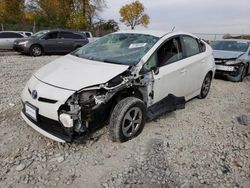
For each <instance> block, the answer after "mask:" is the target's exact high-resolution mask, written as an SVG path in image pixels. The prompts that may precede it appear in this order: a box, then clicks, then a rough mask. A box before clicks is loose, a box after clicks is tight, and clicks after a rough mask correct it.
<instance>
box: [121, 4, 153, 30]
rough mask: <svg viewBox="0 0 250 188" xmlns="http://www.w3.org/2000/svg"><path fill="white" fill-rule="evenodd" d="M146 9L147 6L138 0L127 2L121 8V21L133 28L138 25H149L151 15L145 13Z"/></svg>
mask: <svg viewBox="0 0 250 188" xmlns="http://www.w3.org/2000/svg"><path fill="white" fill-rule="evenodd" d="M144 11H145V8H144V6H143V4H142V3H140V2H139V1H138V0H136V1H134V2H132V3H131V4H126V5H124V6H122V7H121V9H120V15H121V19H120V21H121V22H123V23H124V24H125V25H126V26H128V27H131V29H134V28H135V26H137V25H142V26H144V27H147V26H148V24H149V16H148V15H147V14H145V13H144Z"/></svg>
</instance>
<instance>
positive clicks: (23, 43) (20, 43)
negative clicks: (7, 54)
mask: <svg viewBox="0 0 250 188" xmlns="http://www.w3.org/2000/svg"><path fill="white" fill-rule="evenodd" d="M28 42H29V41H23V42H19V43H18V44H19V45H24V46H26V45H27V44H28Z"/></svg>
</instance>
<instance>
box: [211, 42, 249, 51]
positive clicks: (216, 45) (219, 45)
mask: <svg viewBox="0 0 250 188" xmlns="http://www.w3.org/2000/svg"><path fill="white" fill-rule="evenodd" d="M248 47H249V42H244V41H215V42H213V44H212V48H213V49H214V50H223V51H236V52H246V51H247V49H248Z"/></svg>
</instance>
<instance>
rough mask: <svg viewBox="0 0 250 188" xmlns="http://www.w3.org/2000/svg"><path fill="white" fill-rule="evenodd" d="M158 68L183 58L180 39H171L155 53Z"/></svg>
mask: <svg viewBox="0 0 250 188" xmlns="http://www.w3.org/2000/svg"><path fill="white" fill-rule="evenodd" d="M157 57H158V58H157V60H158V66H159V67H160V66H164V65H167V64H170V63H173V62H175V61H178V60H181V59H182V58H183V53H182V48H181V42H180V38H179V37H177V38H172V39H170V40H168V41H167V42H165V44H163V46H161V47H160V49H159V50H158V51H157Z"/></svg>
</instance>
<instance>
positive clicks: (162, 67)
mask: <svg viewBox="0 0 250 188" xmlns="http://www.w3.org/2000/svg"><path fill="white" fill-rule="evenodd" d="M155 55H156V60H157V66H158V69H159V70H158V71H155V73H154V87H153V90H154V99H153V101H154V102H153V103H156V102H159V101H160V100H161V99H163V98H165V97H166V96H168V95H169V94H173V95H175V96H176V97H185V96H186V95H187V94H188V92H187V79H188V77H187V69H186V61H185V59H183V57H184V56H183V49H182V46H181V41H180V38H179V37H173V38H170V39H168V40H167V41H166V42H165V43H164V44H163V45H162V46H161V47H160V48H159V49H158V50H157V52H156V53H155Z"/></svg>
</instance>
